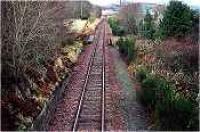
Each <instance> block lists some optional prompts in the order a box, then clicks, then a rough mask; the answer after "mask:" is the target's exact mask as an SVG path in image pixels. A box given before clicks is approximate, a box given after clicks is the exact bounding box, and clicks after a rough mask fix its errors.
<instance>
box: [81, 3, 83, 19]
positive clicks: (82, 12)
mask: <svg viewBox="0 0 200 132" xmlns="http://www.w3.org/2000/svg"><path fill="white" fill-rule="evenodd" d="M82 15H83V9H82V0H81V19H82Z"/></svg>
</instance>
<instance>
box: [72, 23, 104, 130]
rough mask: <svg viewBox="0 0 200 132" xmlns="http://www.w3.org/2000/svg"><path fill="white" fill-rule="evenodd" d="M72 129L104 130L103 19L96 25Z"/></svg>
mask: <svg viewBox="0 0 200 132" xmlns="http://www.w3.org/2000/svg"><path fill="white" fill-rule="evenodd" d="M94 44H95V47H94V51H93V54H92V56H91V58H90V60H89V64H88V68H87V74H86V78H85V82H84V86H83V88H82V92H81V96H80V100H79V104H78V109H77V112H76V115H75V120H74V123H73V127H72V130H73V131H77V130H78V131H79V130H101V131H105V20H104V19H103V20H102V21H101V23H100V24H99V25H98V29H97V30H96V34H95V39H94Z"/></svg>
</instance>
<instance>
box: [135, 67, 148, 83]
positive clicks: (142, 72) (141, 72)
mask: <svg viewBox="0 0 200 132" xmlns="http://www.w3.org/2000/svg"><path fill="white" fill-rule="evenodd" d="M136 73H137V74H136V78H137V80H139V82H142V81H143V80H144V79H146V78H147V74H148V73H149V72H148V70H147V69H146V68H139V69H137V72H136Z"/></svg>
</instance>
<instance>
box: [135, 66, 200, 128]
mask: <svg viewBox="0 0 200 132" xmlns="http://www.w3.org/2000/svg"><path fill="white" fill-rule="evenodd" d="M138 72H139V73H138V77H139V81H140V82H141V83H142V84H141V90H140V93H137V95H138V94H139V99H140V101H141V103H142V104H144V105H145V106H148V108H150V109H151V110H153V113H154V115H155V117H154V120H155V122H156V123H157V126H158V127H160V129H161V130H198V119H197V116H198V112H197V109H196V107H197V106H198V105H197V103H195V102H194V101H192V100H190V99H188V98H186V97H184V96H183V95H181V94H178V93H175V91H174V88H173V86H172V85H170V84H169V83H168V82H167V81H166V80H165V79H162V78H160V77H159V76H156V75H151V74H150V73H149V72H148V71H147V70H145V69H144V68H141V69H140V70H139V71H138Z"/></svg>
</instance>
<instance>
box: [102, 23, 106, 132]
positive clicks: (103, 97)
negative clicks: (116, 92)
mask: <svg viewBox="0 0 200 132" xmlns="http://www.w3.org/2000/svg"><path fill="white" fill-rule="evenodd" d="M103 30H104V32H103V66H102V67H103V81H102V83H103V86H102V115H101V116H102V119H101V131H102V132H103V131H104V127H105V20H104V29H103Z"/></svg>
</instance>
